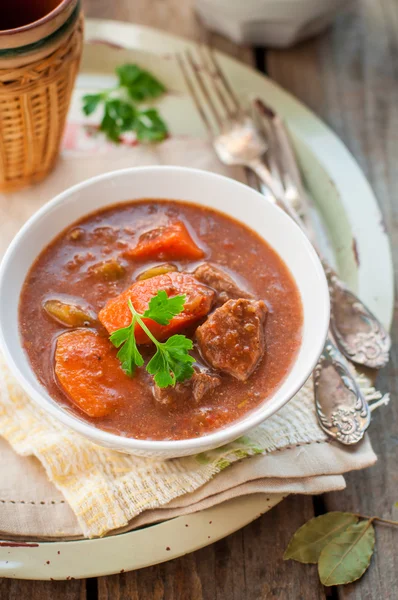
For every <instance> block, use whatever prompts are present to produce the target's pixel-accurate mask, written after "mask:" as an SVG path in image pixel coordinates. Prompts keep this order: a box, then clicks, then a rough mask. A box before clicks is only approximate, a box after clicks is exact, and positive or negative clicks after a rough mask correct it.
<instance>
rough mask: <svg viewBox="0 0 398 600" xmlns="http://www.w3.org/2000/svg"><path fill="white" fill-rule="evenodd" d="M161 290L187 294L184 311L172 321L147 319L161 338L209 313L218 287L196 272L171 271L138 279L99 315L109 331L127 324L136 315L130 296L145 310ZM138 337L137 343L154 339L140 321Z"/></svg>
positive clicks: (136, 334)
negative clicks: (145, 331) (203, 281)
mask: <svg viewBox="0 0 398 600" xmlns="http://www.w3.org/2000/svg"><path fill="white" fill-rule="evenodd" d="M159 290H165V292H166V293H167V295H168V296H178V295H179V294H185V295H186V300H185V304H184V310H183V312H182V313H180V314H179V315H177V316H175V317H174V318H173V319H172V320H171V321H170V323H169V325H159V324H158V323H156V322H155V321H152V319H144V322H145V324H146V326H147V327H148V329H149V330H150V331H151V333H153V335H154V336H155V337H156V339H157V340H159V341H161V340H165V339H167V338H168V337H170V336H171V335H173V334H175V333H178V332H180V331H181V330H183V329H185V328H186V327H188V326H189V325H192V324H193V323H196V322H197V321H198V320H199V319H201V318H202V317H204V316H205V315H207V313H208V312H209V310H210V308H211V306H212V303H213V299H214V291H213V290H212V289H210V288H209V287H207V286H206V285H203V284H201V283H199V282H198V281H197V279H195V277H193V275H189V274H188V273H177V272H170V273H166V274H165V275H158V276H157V277H151V278H150V279H145V280H143V281H136V282H135V283H134V284H133V285H132V286H130V287H129V288H128V289H127V290H125V291H124V292H122V293H121V294H120V295H119V296H117V297H116V298H112V300H109V302H107V304H106V305H105V307H104V308H103V309H102V310H101V311H100V312H99V314H98V318H99V320H100V321H101V323H102V324H103V325H104V327H106V329H107V330H108V331H109V333H113V332H114V331H116V329H120V328H121V327H127V326H128V325H130V323H131V318H132V316H131V312H130V309H129V307H128V300H129V299H130V300H131V302H132V304H133V306H134V308H135V309H136V311H137V312H139V313H141V314H142V313H144V312H145V311H146V309H147V308H148V304H149V301H150V299H151V298H152V297H153V296H156V294H157V292H158V291H159ZM135 338H136V341H137V344H147V343H149V341H150V340H149V338H148V336H147V335H146V333H144V331H143V330H142V329H141V327H140V326H139V325H136V328H135Z"/></svg>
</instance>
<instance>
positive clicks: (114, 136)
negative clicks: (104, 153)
mask: <svg viewBox="0 0 398 600" xmlns="http://www.w3.org/2000/svg"><path fill="white" fill-rule="evenodd" d="M135 118H136V110H135V108H134V107H133V106H132V105H131V104H128V103H127V102H124V101H123V100H119V99H118V98H115V99H114V100H107V101H106V102H105V112H104V116H103V119H102V121H101V125H100V129H101V131H103V132H104V133H106V135H107V136H108V138H109V139H110V140H112V141H114V142H119V141H120V136H121V134H122V133H123V132H124V131H129V130H131V129H133V128H134V122H135Z"/></svg>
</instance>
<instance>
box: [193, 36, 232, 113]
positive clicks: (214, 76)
mask: <svg viewBox="0 0 398 600" xmlns="http://www.w3.org/2000/svg"><path fill="white" fill-rule="evenodd" d="M199 53H200V55H201V57H202V64H203V65H204V66H205V67H207V69H208V73H209V75H210V80H211V82H212V84H213V89H214V91H215V93H216V94H217V97H218V99H219V101H220V104H221V106H223V107H224V108H225V110H226V112H227V115H228V117H229V119H233V118H234V116H235V111H234V110H231V109H230V107H229V103H228V91H227V96H225V95H224V92H225V88H224V90H223V91H221V89H220V87H219V85H218V79H219V75H218V73H217V72H216V71H215V70H214V62H213V61H212V60H211V59H209V56H210V54H211V49H210V48H209V47H207V52H205V47H204V46H199ZM232 101H233V100H232Z"/></svg>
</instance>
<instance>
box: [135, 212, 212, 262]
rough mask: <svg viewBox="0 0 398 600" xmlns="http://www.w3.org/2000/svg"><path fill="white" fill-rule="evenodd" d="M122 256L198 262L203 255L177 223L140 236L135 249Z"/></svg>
mask: <svg viewBox="0 0 398 600" xmlns="http://www.w3.org/2000/svg"><path fill="white" fill-rule="evenodd" d="M124 255H125V256H127V257H129V258H151V259H161V260H198V259H199V258H203V256H204V255H205V253H204V252H203V250H202V248H199V246H198V245H197V244H196V243H195V242H194V241H193V239H192V237H191V235H190V233H189V231H188V229H187V228H186V226H185V225H184V223H182V222H181V221H177V222H176V223H171V224H170V225H167V226H165V227H158V228H157V229H152V230H151V231H147V232H146V233H144V234H142V235H141V236H140V238H139V240H138V244H137V245H136V246H135V248H132V249H130V250H126V251H125V252H124Z"/></svg>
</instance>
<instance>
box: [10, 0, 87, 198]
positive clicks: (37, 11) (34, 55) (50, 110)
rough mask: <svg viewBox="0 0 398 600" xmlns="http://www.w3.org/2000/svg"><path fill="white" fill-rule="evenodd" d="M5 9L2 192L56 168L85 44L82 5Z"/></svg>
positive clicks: (59, 2) (17, 3) (23, 4)
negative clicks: (83, 44)
mask: <svg viewBox="0 0 398 600" xmlns="http://www.w3.org/2000/svg"><path fill="white" fill-rule="evenodd" d="M1 4H2V5H1V6H0V191H8V190H12V189H16V188H20V187H23V186H25V185H28V184H31V183H34V182H37V181H39V180H40V179H42V178H43V177H45V176H46V175H47V173H48V172H49V171H50V170H51V169H52V168H53V166H54V164H55V162H56V159H57V156H58V153H59V146H60V142H61V138H62V132H63V129H64V125H65V119H66V114H67V111H68V107H69V102H70V98H71V93H72V89H73V85H74V81H75V77H76V74H77V70H78V66H79V61H80V56H81V52H82V42H83V17H82V13H81V2H80V0H12V2H7V3H4V4H5V5H6V6H3V3H1Z"/></svg>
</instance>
